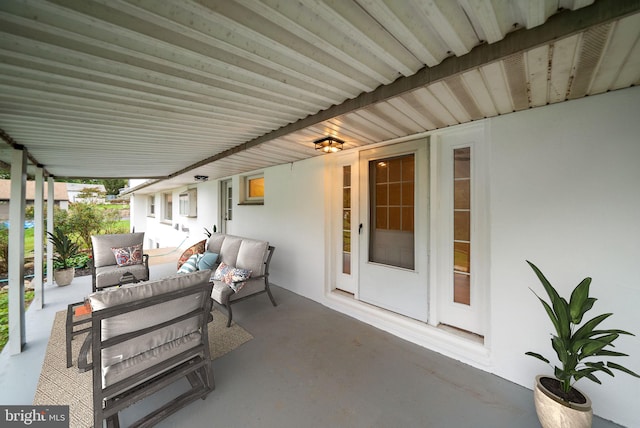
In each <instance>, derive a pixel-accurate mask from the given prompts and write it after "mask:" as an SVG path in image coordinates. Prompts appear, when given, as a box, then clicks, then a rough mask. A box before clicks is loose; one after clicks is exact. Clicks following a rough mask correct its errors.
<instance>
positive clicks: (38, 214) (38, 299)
mask: <svg viewBox="0 0 640 428" xmlns="http://www.w3.org/2000/svg"><path fill="white" fill-rule="evenodd" d="M35 178H36V188H35V194H34V195H33V209H34V212H33V221H34V229H33V250H34V257H33V280H32V281H31V284H32V285H33V289H34V290H35V297H34V299H33V302H31V305H32V306H33V307H35V308H37V309H42V307H43V306H44V285H43V281H42V271H43V269H42V268H43V262H44V257H43V256H44V242H43V238H44V231H43V229H44V170H43V169H42V167H37V168H36V177H35Z"/></svg>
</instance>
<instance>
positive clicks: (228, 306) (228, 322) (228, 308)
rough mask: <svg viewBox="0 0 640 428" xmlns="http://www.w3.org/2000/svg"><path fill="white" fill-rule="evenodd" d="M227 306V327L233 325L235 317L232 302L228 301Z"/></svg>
mask: <svg viewBox="0 0 640 428" xmlns="http://www.w3.org/2000/svg"><path fill="white" fill-rule="evenodd" d="M224 306H225V307H226V308H227V313H228V318H227V328H229V327H231V318H233V313H232V312H231V303H229V302H228V301H227V304H226V305H224Z"/></svg>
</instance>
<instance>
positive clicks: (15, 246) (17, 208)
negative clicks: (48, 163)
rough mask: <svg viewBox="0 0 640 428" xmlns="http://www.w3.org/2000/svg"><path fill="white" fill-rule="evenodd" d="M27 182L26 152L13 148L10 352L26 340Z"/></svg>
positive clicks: (17, 352) (10, 242)
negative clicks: (25, 246)
mask: <svg viewBox="0 0 640 428" xmlns="http://www.w3.org/2000/svg"><path fill="white" fill-rule="evenodd" d="M26 186H27V152H26V151H25V150H24V149H23V148H22V147H20V148H16V149H15V150H14V151H13V153H12V158H11V199H10V201H9V204H10V206H9V343H8V346H9V352H10V355H16V354H19V353H20V352H22V347H23V345H24V344H25V343H26V331H25V316H24V211H25V196H26V191H25V188H26Z"/></svg>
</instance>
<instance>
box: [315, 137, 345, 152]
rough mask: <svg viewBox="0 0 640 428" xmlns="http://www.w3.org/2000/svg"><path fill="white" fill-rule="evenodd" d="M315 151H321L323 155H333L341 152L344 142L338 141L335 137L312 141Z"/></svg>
mask: <svg viewBox="0 0 640 428" xmlns="http://www.w3.org/2000/svg"><path fill="white" fill-rule="evenodd" d="M313 144H315V146H316V150H322V151H323V152H324V153H335V152H338V151H340V150H342V145H343V144H344V141H342V140H338V139H337V138H335V137H325V138H322V139H320V140H318V141H314V142H313Z"/></svg>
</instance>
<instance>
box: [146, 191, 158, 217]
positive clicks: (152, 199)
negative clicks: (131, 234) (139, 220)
mask: <svg viewBox="0 0 640 428" xmlns="http://www.w3.org/2000/svg"><path fill="white" fill-rule="evenodd" d="M155 216H156V195H151V196H148V197H147V217H155Z"/></svg>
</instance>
